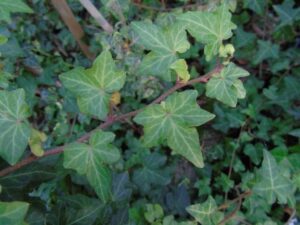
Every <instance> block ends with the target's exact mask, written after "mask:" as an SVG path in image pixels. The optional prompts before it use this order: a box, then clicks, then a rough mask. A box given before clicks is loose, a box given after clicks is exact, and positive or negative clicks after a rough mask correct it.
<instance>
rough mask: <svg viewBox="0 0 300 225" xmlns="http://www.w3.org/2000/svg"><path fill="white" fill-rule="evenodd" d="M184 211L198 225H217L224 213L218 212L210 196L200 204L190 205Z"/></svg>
mask: <svg viewBox="0 0 300 225" xmlns="http://www.w3.org/2000/svg"><path fill="white" fill-rule="evenodd" d="M186 211H187V212H188V213H189V214H191V215H192V216H193V217H194V218H195V219H196V220H197V221H198V222H199V223H201V224H205V225H217V224H218V223H219V222H220V221H221V220H222V219H223V217H224V213H222V212H220V211H219V210H218V207H217V204H216V201H215V200H214V198H213V197H212V196H209V197H208V199H207V200H206V201H205V202H204V203H201V204H195V205H190V206H189V207H187V208H186Z"/></svg>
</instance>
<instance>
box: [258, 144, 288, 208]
mask: <svg viewBox="0 0 300 225" xmlns="http://www.w3.org/2000/svg"><path fill="white" fill-rule="evenodd" d="M260 175H261V181H260V182H259V183H257V184H256V185H255V186H254V192H255V193H257V194H258V195H260V196H261V197H263V198H265V199H266V200H267V202H268V203H269V204H273V203H274V202H275V201H276V199H278V201H279V203H280V204H285V203H287V202H288V199H289V197H290V196H291V195H292V194H293V193H294V191H293V183H292V181H291V180H290V179H288V178H287V177H285V176H283V175H282V174H281V171H280V168H279V167H278V165H277V163H276V161H275V159H274V157H273V156H272V155H271V153H269V152H268V151H266V150H264V160H263V163H262V167H261V171H260Z"/></svg>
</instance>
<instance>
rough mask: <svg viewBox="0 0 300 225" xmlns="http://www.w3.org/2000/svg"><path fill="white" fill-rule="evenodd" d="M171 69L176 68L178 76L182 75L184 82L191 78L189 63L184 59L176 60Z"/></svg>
mask: <svg viewBox="0 0 300 225" xmlns="http://www.w3.org/2000/svg"><path fill="white" fill-rule="evenodd" d="M170 68H171V69H173V70H175V72H176V73H177V75H178V77H180V78H181V79H182V80H183V82H187V81H188V80H189V79H190V76H191V75H190V74H189V71H188V65H187V64H186V61H185V60H184V59H178V60H176V61H175V62H174V63H173V64H172V65H171V66H170Z"/></svg>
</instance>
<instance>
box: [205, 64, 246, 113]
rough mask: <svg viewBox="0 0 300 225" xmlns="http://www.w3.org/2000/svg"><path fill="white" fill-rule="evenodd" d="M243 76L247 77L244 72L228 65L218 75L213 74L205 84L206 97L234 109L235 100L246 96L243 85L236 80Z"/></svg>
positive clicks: (232, 65) (233, 65)
mask: <svg viewBox="0 0 300 225" xmlns="http://www.w3.org/2000/svg"><path fill="white" fill-rule="evenodd" d="M245 76H249V73H248V72H247V71H246V70H244V69H242V68H240V67H238V66H236V65H235V64H233V63H229V64H228V65H227V66H226V67H225V68H224V69H222V71H221V72H220V73H217V74H214V75H213V76H212V78H211V79H210V80H209V81H208V82H207V84H206V96H208V97H210V98H216V99H217V100H219V101H221V102H223V103H224V104H226V105H229V106H231V107H235V106H236V104H237V100H238V99H240V98H244V97H245V95H246V90H245V88H244V86H243V83H242V82H241V81H240V80H239V79H238V78H240V77H245Z"/></svg>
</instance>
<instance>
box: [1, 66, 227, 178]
mask: <svg viewBox="0 0 300 225" xmlns="http://www.w3.org/2000/svg"><path fill="white" fill-rule="evenodd" d="M222 68H223V67H222V65H217V66H216V68H215V69H213V70H212V71H211V72H209V73H207V74H205V75H203V76H201V77H198V78H195V79H193V80H190V81H188V82H186V83H176V85H175V86H173V87H172V88H170V89H169V90H167V91H166V92H165V93H163V94H162V95H161V96H159V97H158V98H157V99H155V100H154V101H153V102H152V103H151V104H157V103H160V102H161V101H163V100H164V99H165V98H166V97H168V96H169V95H170V94H172V93H173V92H175V91H177V90H179V89H181V88H183V87H186V86H189V85H192V84H196V83H206V82H207V81H208V80H209V79H210V77H211V76H212V75H213V74H215V73H219V72H220V71H221V69H222ZM151 104H150V105H151ZM146 107H147V106H146ZM143 109H144V108H142V109H139V110H135V111H131V112H128V113H125V114H122V115H119V116H116V115H114V116H110V117H108V119H107V120H106V121H105V122H104V123H102V124H101V125H100V126H99V127H97V128H96V129H94V130H92V131H90V132H88V133H86V134H84V135H83V136H81V137H80V138H78V139H77V140H76V141H77V142H84V141H86V140H87V139H89V137H90V136H91V134H92V133H94V132H95V131H97V130H99V129H105V128H107V127H110V126H111V125H112V124H114V123H115V122H119V121H123V120H125V119H127V118H130V117H133V116H135V115H136V114H138V113H139V112H140V111H142V110H143ZM65 147H66V145H62V146H59V147H55V148H53V149H50V150H48V151H46V152H45V154H44V155H43V156H42V157H36V156H33V155H30V156H28V157H27V158H25V159H23V160H22V161H20V162H18V163H17V164H15V165H13V166H10V167H7V168H5V169H3V170H1V171H0V177H3V176H5V175H7V174H10V173H12V172H14V171H16V170H18V169H20V168H22V167H24V166H26V165H28V164H30V163H32V162H34V161H36V160H39V159H40V158H43V157H46V156H50V155H55V154H59V153H61V152H63V151H64V148H65Z"/></svg>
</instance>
